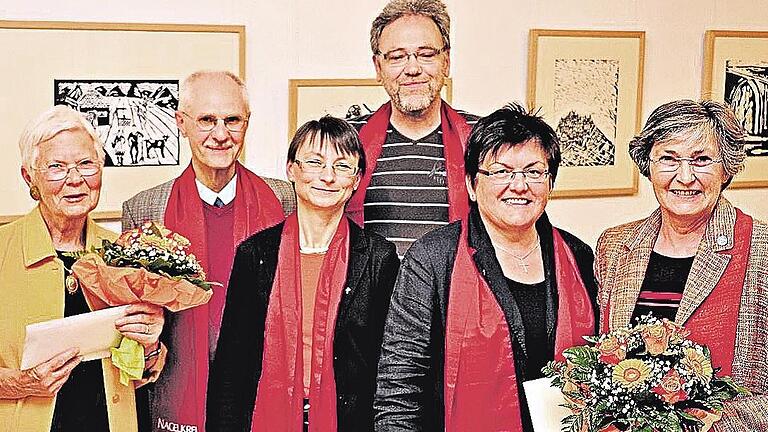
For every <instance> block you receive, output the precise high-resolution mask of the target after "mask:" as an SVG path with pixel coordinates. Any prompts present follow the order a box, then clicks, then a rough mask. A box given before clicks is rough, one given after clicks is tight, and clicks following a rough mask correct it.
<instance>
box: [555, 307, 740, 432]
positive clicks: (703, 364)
mask: <svg viewBox="0 0 768 432" xmlns="http://www.w3.org/2000/svg"><path fill="white" fill-rule="evenodd" d="M688 335H689V332H688V331H687V330H685V329H684V328H683V327H681V326H679V325H677V324H675V323H673V322H671V321H669V320H667V319H658V318H655V317H653V316H652V315H646V316H643V317H641V318H640V319H639V320H638V322H637V324H636V325H635V326H634V327H625V328H619V329H616V330H613V331H611V332H609V333H605V334H602V335H599V336H595V337H588V338H585V339H586V340H587V341H588V342H590V345H586V346H577V347H572V348H568V349H566V350H565V351H564V352H563V356H564V357H565V362H557V361H553V362H550V363H549V364H548V365H547V366H546V367H545V368H544V369H543V372H544V374H545V375H546V376H547V377H550V378H553V380H552V385H553V386H555V387H559V388H560V389H561V390H562V393H563V396H564V397H565V400H566V403H565V405H564V406H565V407H566V408H568V409H569V410H570V411H571V412H572V414H571V415H569V416H567V417H565V418H564V419H563V421H562V424H563V430H564V431H570V432H584V431H588V432H617V431H628V432H694V431H700V430H701V429H702V427H703V426H704V424H705V422H704V421H702V420H703V419H704V418H707V417H709V418H712V417H714V418H719V415H720V413H721V412H722V410H723V403H724V402H725V401H728V400H731V399H733V398H735V397H736V396H737V395H740V394H749V392H748V391H747V390H746V389H744V388H743V387H741V386H739V385H738V384H736V383H734V382H733V380H731V378H730V377H727V376H722V377H719V376H717V371H718V369H717V368H714V367H713V366H712V361H711V357H710V352H709V349H708V348H707V347H706V346H703V345H700V344H697V343H695V342H693V341H691V340H689V339H688V338H687V337H688Z"/></svg>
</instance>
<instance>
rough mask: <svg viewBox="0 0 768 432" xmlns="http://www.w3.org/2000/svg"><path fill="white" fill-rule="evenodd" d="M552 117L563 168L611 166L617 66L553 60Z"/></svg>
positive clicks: (595, 61)
mask: <svg viewBox="0 0 768 432" xmlns="http://www.w3.org/2000/svg"><path fill="white" fill-rule="evenodd" d="M554 86H555V87H554V95H553V96H554V101H553V102H554V110H555V111H554V117H555V119H556V124H557V127H556V132H557V137H558V138H559V140H560V146H561V149H562V158H563V159H562V165H563V166H606V165H613V164H614V161H615V155H616V145H615V141H616V117H617V113H618V109H619V107H618V98H619V62H618V60H611V59H572V58H565V59H561V58H558V59H555V64H554Z"/></svg>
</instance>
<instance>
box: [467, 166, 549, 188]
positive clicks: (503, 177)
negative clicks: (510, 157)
mask: <svg viewBox="0 0 768 432" xmlns="http://www.w3.org/2000/svg"><path fill="white" fill-rule="evenodd" d="M477 172H478V173H480V174H482V175H484V176H486V177H488V180H489V181H490V182H491V183H492V184H495V185H507V184H510V183H512V182H513V181H515V176H516V175H518V174H521V175H522V176H523V181H525V182H526V183H532V184H538V183H544V182H545V181H547V177H549V171H546V170H540V169H536V168H528V169H524V170H511V169H506V168H503V169H497V170H493V171H486V170H483V169H478V170H477Z"/></svg>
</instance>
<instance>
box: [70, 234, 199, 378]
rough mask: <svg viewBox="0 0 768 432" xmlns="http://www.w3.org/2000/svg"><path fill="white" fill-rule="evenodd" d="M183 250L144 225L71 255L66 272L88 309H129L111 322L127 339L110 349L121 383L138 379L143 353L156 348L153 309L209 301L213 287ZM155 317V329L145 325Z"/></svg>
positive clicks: (179, 239)
mask: <svg viewBox="0 0 768 432" xmlns="http://www.w3.org/2000/svg"><path fill="white" fill-rule="evenodd" d="M189 247H190V243H189V240H187V239H186V238H184V237H183V236H181V235H179V234H177V233H174V232H171V231H170V230H168V229H167V228H165V227H163V226H162V225H159V224H155V223H151V222H148V223H146V224H144V225H142V226H141V227H139V228H137V229H133V230H129V231H126V232H124V233H123V234H122V235H121V236H120V237H119V238H118V239H117V240H116V241H115V242H110V241H107V240H104V241H103V242H102V245H101V247H98V248H94V249H93V250H92V251H90V252H88V251H86V252H82V253H79V254H78V255H77V258H78V260H77V262H75V264H74V265H73V266H72V272H73V274H74V275H75V276H76V277H77V280H78V281H79V285H81V286H82V288H83V295H84V296H85V297H86V299H87V300H88V303H89V304H90V305H91V307H92V308H93V309H94V310H97V309H103V308H106V307H110V306H118V305H125V304H131V305H132V306H131V307H130V308H129V312H132V313H131V314H129V315H127V316H126V317H123V318H121V319H120V320H118V321H117V322H116V323H115V324H116V325H117V327H118V329H119V330H120V332H121V333H122V334H123V335H128V336H130V339H129V338H126V337H123V339H122V341H121V342H120V346H119V347H118V348H112V363H113V364H114V365H115V366H116V367H117V368H119V369H120V371H121V374H120V375H121V382H123V383H124V384H127V382H128V381H129V380H137V379H140V378H141V377H142V374H143V372H144V365H145V357H144V355H145V352H144V348H145V347H149V349H154V348H153V347H155V346H157V338H158V337H159V335H160V330H161V328H162V309H159V307H164V308H166V309H168V310H170V311H172V312H178V311H181V310H184V309H189V308H192V307H195V306H199V305H201V304H204V303H207V302H208V300H210V298H211V295H212V293H213V292H212V291H211V285H213V283H212V282H207V281H206V280H205V279H206V275H205V272H204V271H203V268H202V266H201V265H200V262H199V261H198V260H197V258H195V256H194V255H193V254H191V253H188V250H189ZM131 308H132V309H131ZM158 313H159V318H160V322H159V324H157V325H156V324H153V323H151V322H150V321H152V318H153V317H156V316H157V314H158ZM148 320H149V321H148ZM155 321H156V320H155ZM159 351H160V350H155V351H153V355H157V353H158V352H159Z"/></svg>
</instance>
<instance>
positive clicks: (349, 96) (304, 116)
mask: <svg viewBox="0 0 768 432" xmlns="http://www.w3.org/2000/svg"><path fill="white" fill-rule="evenodd" d="M441 95H442V97H443V99H445V101H446V102H448V103H451V97H452V82H451V79H450V78H446V79H445V85H444V86H443V88H442V91H441ZM388 101H389V95H387V92H386V91H385V90H384V87H383V86H382V85H381V83H380V82H378V81H376V79H373V78H370V79H291V80H289V81H288V140H289V141H290V140H291V138H293V134H294V133H296V129H298V127H299V126H300V125H302V124H304V123H305V122H307V121H309V120H311V119H317V118H319V117H320V116H322V115H325V114H330V115H333V116H336V117H340V118H352V117H357V116H358V115H362V114H369V113H372V112H375V111H376V110H377V109H378V108H379V107H380V106H381V105H382V104H383V103H385V102H388Z"/></svg>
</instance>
